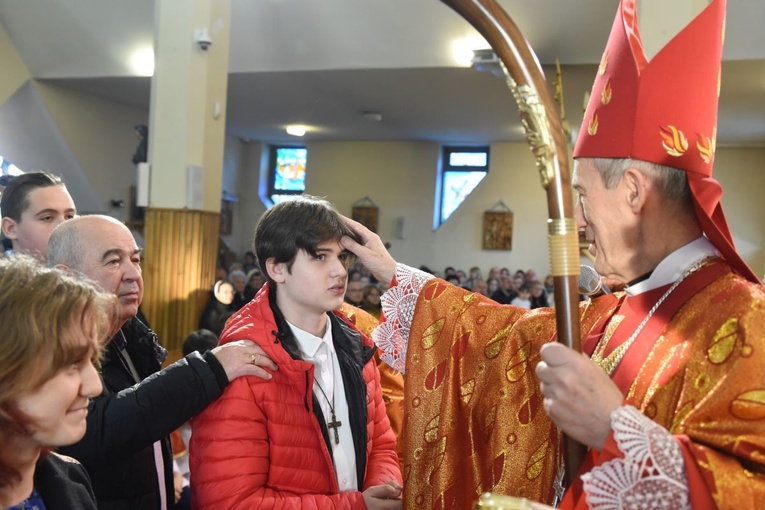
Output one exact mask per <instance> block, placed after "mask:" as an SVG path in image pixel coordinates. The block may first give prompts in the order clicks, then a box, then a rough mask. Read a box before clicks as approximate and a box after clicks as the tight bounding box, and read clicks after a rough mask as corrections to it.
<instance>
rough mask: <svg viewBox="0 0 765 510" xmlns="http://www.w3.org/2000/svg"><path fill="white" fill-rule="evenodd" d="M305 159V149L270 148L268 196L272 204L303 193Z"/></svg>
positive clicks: (306, 156)
mask: <svg viewBox="0 0 765 510" xmlns="http://www.w3.org/2000/svg"><path fill="white" fill-rule="evenodd" d="M307 159H308V150H307V149H306V148H305V147H284V146H274V147H271V158H270V160H269V166H270V175H269V177H270V179H269V193H268V195H269V198H271V201H272V202H273V203H274V204H277V203H279V202H281V201H283V200H284V199H285V198H288V197H289V196H290V195H299V194H301V193H303V192H304V191H305V172H306V161H307Z"/></svg>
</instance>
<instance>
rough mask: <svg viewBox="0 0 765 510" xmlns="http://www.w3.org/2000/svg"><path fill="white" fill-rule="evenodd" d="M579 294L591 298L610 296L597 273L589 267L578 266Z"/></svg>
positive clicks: (609, 291) (608, 290)
mask: <svg viewBox="0 0 765 510" xmlns="http://www.w3.org/2000/svg"><path fill="white" fill-rule="evenodd" d="M579 292H580V293H581V294H584V295H585V296H588V297H592V298H594V297H598V296H602V295H603V294H611V290H610V289H609V288H608V286H607V285H606V284H604V283H603V280H602V279H601V278H600V275H599V274H598V272H597V271H595V269H593V268H591V267H590V266H579Z"/></svg>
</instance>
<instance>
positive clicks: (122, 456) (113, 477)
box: [60, 318, 228, 510]
mask: <svg viewBox="0 0 765 510" xmlns="http://www.w3.org/2000/svg"><path fill="white" fill-rule="evenodd" d="M121 332H122V333H124V337H125V339H126V340H127V343H126V344H125V345H126V350H127V352H128V354H129V355H130V358H131V360H132V361H133V364H134V365H135V368H136V371H137V372H138V375H139V377H140V379H141V382H140V383H136V382H135V380H134V378H133V376H132V374H131V373H130V371H129V368H128V366H127V364H126V362H125V360H124V358H123V357H122V355H121V354H120V352H119V347H118V345H119V344H120V343H122V335H120V334H117V335H116V336H115V337H114V338H113V339H112V340H111V341H110V342H109V344H108V346H107V347H106V350H105V353H104V360H103V364H102V367H101V378H102V380H103V383H104V392H103V393H102V394H101V396H99V397H97V398H95V399H93V400H92V401H91V403H90V406H89V408H88V430H87V432H86V433H85V437H84V438H83V439H82V440H81V441H80V442H78V443H76V444H74V445H72V446H67V447H64V448H60V451H61V452H62V453H65V454H66V455H71V456H72V457H74V458H76V459H78V460H79V461H80V462H82V464H83V466H85V468H86V469H87V470H88V473H89V474H90V477H91V480H92V482H93V490H94V492H95V494H96V498H97V499H98V507H99V509H100V510H122V509H125V510H126V509H141V510H144V509H149V510H150V509H154V508H160V493H159V484H158V482H157V471H156V467H155V463H154V450H153V444H154V442H156V441H161V442H162V453H163V460H164V467H165V485H166V494H167V497H168V499H169V502H170V505H169V506H170V507H172V498H173V493H174V492H173V471H172V470H173V456H172V451H171V447H170V440H169V438H168V436H169V435H170V433H171V432H172V431H173V430H175V429H177V428H178V427H179V426H181V425H182V424H183V423H184V422H186V421H187V420H188V419H189V418H191V417H193V416H194V415H196V414H198V413H199V412H200V411H202V410H203V409H204V408H205V407H207V405H208V404H209V403H210V402H212V401H213V400H215V399H216V398H218V397H219V396H220V395H221V393H222V392H223V389H224V388H225V387H226V386H227V385H228V379H227V377H226V373H225V371H224V370H223V367H222V366H221V365H220V363H219V362H218V360H217V359H215V356H214V355H213V354H212V353H210V352H207V353H205V354H204V355H200V354H199V353H197V352H194V353H192V354H189V355H188V356H186V357H185V358H182V359H180V360H178V361H176V362H175V363H173V364H172V365H170V366H168V367H167V368H165V369H164V370H161V371H160V364H161V363H162V362H163V361H164V358H165V356H166V352H167V351H165V349H163V348H162V347H161V346H160V345H159V343H158V342H157V335H156V334H155V333H154V332H153V331H151V330H150V329H148V328H147V327H146V326H145V325H143V323H141V322H140V321H139V320H138V319H136V318H133V319H130V320H129V321H128V322H126V323H125V324H124V325H123V326H122V328H121Z"/></svg>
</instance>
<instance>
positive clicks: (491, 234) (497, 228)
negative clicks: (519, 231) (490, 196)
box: [483, 210, 513, 250]
mask: <svg viewBox="0 0 765 510" xmlns="http://www.w3.org/2000/svg"><path fill="white" fill-rule="evenodd" d="M483 249H484V250H512V249H513V212H512V211H509V210H508V211H486V212H484V213H483Z"/></svg>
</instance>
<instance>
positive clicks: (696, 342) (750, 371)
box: [404, 262, 765, 509]
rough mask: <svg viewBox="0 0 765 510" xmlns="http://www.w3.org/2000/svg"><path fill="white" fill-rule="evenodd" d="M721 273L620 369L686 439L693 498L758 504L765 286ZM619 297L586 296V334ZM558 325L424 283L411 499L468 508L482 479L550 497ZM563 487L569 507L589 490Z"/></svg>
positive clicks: (488, 487)
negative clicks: (541, 368)
mask: <svg viewBox="0 0 765 510" xmlns="http://www.w3.org/2000/svg"><path fill="white" fill-rule="evenodd" d="M715 264H723V263H721V262H717V263H715ZM723 265H724V264H723ZM722 273H724V274H722V276H720V277H717V278H716V279H714V281H712V282H711V283H710V284H709V285H707V286H706V287H704V288H703V289H702V290H700V291H698V292H695V294H693V295H688V296H684V304H683V305H682V306H681V307H680V309H679V310H678V311H677V312H676V313H674V314H673V315H672V316H671V317H666V318H665V320H664V324H663V327H662V328H661V329H660V330H659V333H658V338H657V337H656V336H653V337H652V338H651V339H650V340H649V342H650V343H649V344H648V345H643V346H642V347H640V345H638V344H639V342H636V345H635V346H633V347H631V348H630V349H629V350H628V351H627V354H626V355H625V357H624V359H623V361H622V362H621V364H620V369H619V370H624V371H627V373H630V374H632V373H634V374H635V375H634V376H633V375H630V377H631V379H630V380H631V381H632V383H631V384H630V383H628V384H627V386H626V388H628V389H626V390H625V389H623V391H626V400H625V403H629V404H631V405H633V406H635V407H637V408H638V409H639V410H640V411H641V412H642V413H643V414H645V415H646V416H648V417H649V418H651V419H652V420H653V421H655V422H656V423H658V424H659V425H661V426H663V427H664V428H666V429H667V430H669V432H670V433H672V434H673V435H674V436H675V438H676V439H678V441H679V442H680V444H681V446H682V448H683V450H684V451H683V453H684V458H685V462H686V470H687V471H688V475H689V476H688V483H689V485H690V490H691V496H692V503H693V504H694V506H696V503H697V501H699V504H700V506H704V505H701V501H702V500H703V498H701V500H699V499H698V498H695V497H694V496H693V495H694V493H698V492H699V491H701V492H702V493H707V494H711V496H712V498H713V500H714V504H715V505H717V506H718V507H719V508H731V509H733V508H737V509H738V508H757V506H756V503H755V502H765V293H763V289H762V287H761V286H758V285H754V284H751V283H749V282H747V281H745V280H743V279H741V278H739V277H737V276H734V275H733V274H732V273H730V272H729V271H728V270H727V268H726V269H725V271H723V272H722ZM681 291H682V289H681V288H678V290H677V291H676V292H681ZM619 304H620V301H619V299H618V297H617V296H614V295H609V296H603V297H601V298H598V299H595V300H593V301H590V302H588V303H586V304H583V305H582V307H581V308H580V319H581V329H582V338H583V339H584V338H588V337H592V336H597V335H601V336H602V334H603V333H605V329H606V328H607V325H608V323H609V319H610V318H611V316H613V315H614V314H615V312H616V311H617V307H618V305H619ZM626 322H629V321H626ZM616 329H617V330H618V328H616ZM554 333H555V312H554V310H552V309H537V310H532V311H530V312H529V311H528V310H525V309H518V308H515V307H512V306H501V305H498V304H497V303H495V302H493V301H491V300H489V299H486V298H484V297H482V296H480V295H477V294H472V293H469V292H467V291H465V290H463V289H460V288H457V287H454V286H452V285H449V284H447V283H445V282H444V281H442V280H438V279H434V280H431V281H430V282H429V283H427V285H426V286H425V288H424V289H423V291H422V292H421V293H420V295H419V298H418V301H417V308H416V313H415V314H414V320H413V323H412V326H411V331H410V334H409V346H408V352H407V373H406V381H405V385H406V386H405V412H404V415H405V425H404V450H405V452H406V453H405V461H404V485H405V495H404V504H405V507H406V508H410V509H412V508H418V509H419V508H422V509H447V508H448V509H468V508H472V507H473V505H474V503H475V500H476V499H477V498H478V496H479V495H480V494H481V493H482V492H485V491H492V492H495V493H501V494H509V495H513V496H521V497H526V498H529V499H533V500H536V501H542V502H547V503H549V502H551V500H552V496H553V481H554V478H555V474H556V471H557V469H558V467H559V464H558V462H559V457H558V453H559V452H558V434H557V431H556V429H555V428H554V427H553V426H552V424H551V422H550V420H549V419H548V418H547V415H546V414H545V412H544V409H543V407H542V395H541V392H540V391H539V381H538V380H537V378H536V377H535V375H534V367H535V366H536V364H537V363H538V362H539V347H540V346H541V345H542V344H543V343H545V342H547V341H550V340H552V339H553V338H554ZM618 336H619V335H614V339H613V340H612V343H614V346H613V348H615V347H618V342H617V341H615V340H616V339H617V337H618ZM621 336H622V337H624V336H625V335H624V334H622V335H621ZM611 348H612V347H609V350H610V349H611ZM635 353H637V354H635ZM606 354H607V353H606ZM622 366H623V368H621V367H622ZM619 370H617V373H615V374H614V376H615V377H617V376H618V372H619ZM617 453H618V451H617ZM608 458H609V457H608V456H607V455H603V456H602V458H601V459H600V460H598V458H597V455H595V458H594V460H595V462H596V464H597V463H599V462H605V461H607V460H608ZM611 458H613V457H611ZM689 463H690V464H692V465H691V466H688V464H689ZM590 467H592V466H590ZM699 484H701V485H699ZM575 489H576V488H575ZM571 492H574V493H575V492H576V490H574V491H571ZM579 496H581V497H579ZM566 499H567V501H566V503H568V504H567V505H566V504H564V507H569V508H573V507H576V508H586V503H585V501H584V497H583V496H582V495H581V494H579V495H577V494H568V495H567V498H566ZM710 508H713V507H710Z"/></svg>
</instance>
